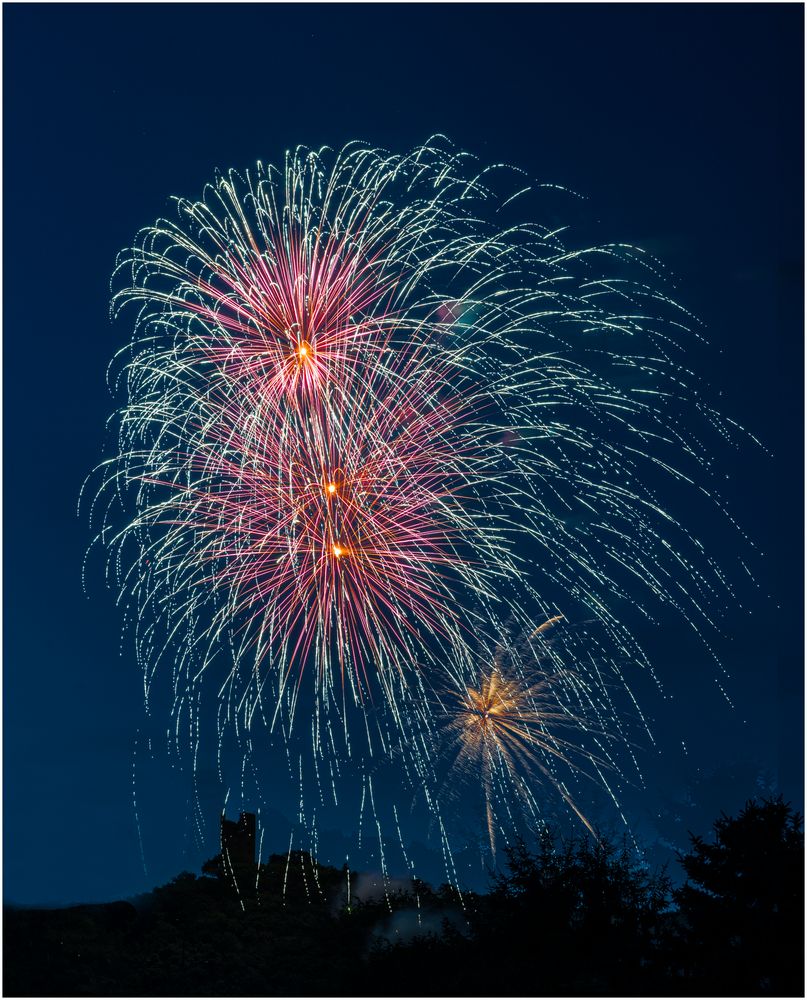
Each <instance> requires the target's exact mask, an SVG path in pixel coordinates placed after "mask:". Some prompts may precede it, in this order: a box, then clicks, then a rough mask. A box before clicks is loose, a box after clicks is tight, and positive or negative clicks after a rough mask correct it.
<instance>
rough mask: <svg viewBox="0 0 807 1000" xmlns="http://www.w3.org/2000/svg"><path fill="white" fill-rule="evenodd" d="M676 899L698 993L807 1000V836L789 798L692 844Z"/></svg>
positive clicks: (724, 821)
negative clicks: (806, 964) (806, 959)
mask: <svg viewBox="0 0 807 1000" xmlns="http://www.w3.org/2000/svg"><path fill="white" fill-rule="evenodd" d="M680 862H681V864H682V865H683V867H684V871H685V872H686V874H687V882H686V884H685V885H684V886H683V887H682V888H681V889H679V890H677V891H676V893H675V901H676V902H677V904H678V907H679V910H680V913H681V917H682V919H683V924H684V929H683V930H682V934H681V938H682V943H683V947H684V949H685V953H686V962H685V965H684V967H685V969H686V973H685V975H686V978H687V980H688V983H689V991H690V992H702V993H706V994H717V993H720V992H723V994H724V995H725V994H729V995H733V996H757V995H760V994H769V995H772V996H803V993H804V976H803V965H802V962H801V956H802V955H803V948H804V891H803V889H804V832H803V830H802V828H801V817H800V816H798V815H797V814H795V813H794V812H793V811H792V810H791V809H790V807H789V806H788V805H787V804H786V803H784V802H783V801H782V799H781V798H778V799H772V800H768V801H765V802H762V803H757V802H749V803H748V804H747V805H746V807H745V809H743V811H742V812H741V813H740V815H739V816H738V817H737V818H736V819H731V818H729V817H727V816H722V817H721V818H720V819H719V820H717V822H716V823H715V824H714V838H713V842H712V843H707V842H705V841H704V840H703V839H702V838H701V837H693V838H692V850H691V851H690V853H689V854H687V855H685V856H684V857H682V858H680Z"/></svg>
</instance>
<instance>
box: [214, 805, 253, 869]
mask: <svg viewBox="0 0 807 1000" xmlns="http://www.w3.org/2000/svg"><path fill="white" fill-rule="evenodd" d="M221 853H222V856H223V858H224V859H225V861H226V862H227V863H228V864H229V865H230V866H231V867H232V868H236V867H239V866H241V865H253V866H254V864H255V813H247V812H242V813H241V814H240V815H239V817H238V821H237V822H235V821H233V820H231V819H227V817H226V815H225V814H224V813H222V816H221Z"/></svg>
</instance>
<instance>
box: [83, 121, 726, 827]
mask: <svg viewBox="0 0 807 1000" xmlns="http://www.w3.org/2000/svg"><path fill="white" fill-rule="evenodd" d="M498 175H501V177H502V178H505V179H507V178H510V179H512V177H513V176H515V173H514V172H513V171H508V170H505V169H504V168H501V169H499V170H498V171H489V170H483V171H481V172H479V171H477V170H476V169H475V168H474V166H473V161H472V160H471V159H470V158H469V157H467V156H466V155H465V154H461V153H458V152H456V151H454V150H452V149H451V147H450V146H449V145H448V143H446V142H444V141H443V140H434V141H433V142H431V143H429V144H427V145H426V146H424V147H421V148H419V149H416V150H414V151H413V152H412V153H410V154H408V155H404V156H393V155H390V154H386V153H383V152H380V151H376V150H371V149H368V148H366V147H364V146H361V145H351V146H348V147H346V148H345V149H344V150H342V151H341V152H340V153H337V154H334V153H331V152H330V151H327V150H323V151H320V152H319V153H315V152H312V151H307V150H303V149H301V150H298V151H296V152H295V153H291V154H288V156H287V158H286V162H285V165H284V167H283V169H281V170H276V169H274V168H272V167H264V166H263V165H261V164H258V165H257V167H256V169H255V170H254V171H251V172H249V173H247V174H245V175H244V176H240V175H238V174H236V173H235V172H231V173H229V174H227V175H224V176H219V177H217V179H216V181H215V183H214V184H212V185H211V186H209V187H208V188H207V189H206V191H205V194H204V197H203V199H202V200H201V201H197V202H192V201H188V200H185V199H178V200H177V202H176V208H177V219H176V220H175V221H169V220H160V221H159V222H158V223H157V224H156V225H155V226H153V227H151V228H149V229H147V230H145V231H144V232H143V233H142V234H141V236H140V238H139V240H138V241H137V243H136V245H135V247H134V248H133V249H132V250H130V251H127V252H126V253H125V254H123V255H122V257H121V259H120V262H119V266H118V268H117V270H116V277H115V295H114V300H113V301H114V303H115V309H116V311H117V310H118V309H122V308H124V307H126V306H127V305H128V306H134V308H135V309H136V310H137V312H136V322H135V336H134V338H133V341H132V343H131V345H129V346H128V347H127V348H126V349H125V350H124V351H122V352H121V353H120V354H119V355H118V358H117V361H116V365H115V367H114V368H113V372H114V378H113V384H114V387H115V389H116V391H121V392H123V393H124V394H125V402H124V405H123V406H122V407H121V409H120V411H119V413H118V419H117V427H118V441H117V449H116V450H117V455H116V457H115V458H114V459H112V460H110V462H109V463H106V464H105V465H104V466H102V472H101V475H102V484H101V487H100V489H99V490H98V492H97V495H96V498H95V501H94V506H95V507H97V508H98V510H99V516H100V517H101V518H102V520H103V526H102V528H101V531H100V534H99V540H100V541H101V542H102V543H103V544H104V545H106V546H107V547H108V549H109V551H110V553H111V558H110V562H109V566H110V571H111V573H112V574H113V575H114V576H115V577H116V578H117V581H118V584H119V586H120V592H121V599H122V601H123V602H124V603H126V604H127V606H128V607H129V609H130V616H131V618H132V620H133V621H134V628H135V635H136V643H137V648H138V652H139V656H140V659H141V663H142V666H143V670H144V678H145V689H146V694H147V697H151V692H152V688H153V685H154V684H155V683H156V682H157V681H158V680H159V678H160V676H161V675H162V674H167V676H168V677H170V680H171V684H170V688H171V691H172V698H173V713H174V716H175V724H174V727H173V729H174V731H175V733H176V734H179V733H191V734H192V735H191V742H192V743H193V742H194V741H195V742H196V743H197V744H198V741H199V739H200V736H199V724H198V718H199V708H198V706H199V704H200V699H201V692H202V688H203V686H205V685H206V684H208V685H210V684H211V683H212V687H213V690H214V691H215V692H216V697H217V698H218V699H219V700H220V702H221V704H222V705H223V706H224V707H223V708H222V710H221V711H220V712H219V716H218V717H219V727H220V730H221V727H226V726H228V725H232V726H235V727H236V728H237V729H238V731H239V732H241V733H247V734H248V733H250V732H251V730H252V727H253V725H254V723H255V720H256V719H260V720H262V721H263V722H265V723H266V725H267V727H268V729H269V730H270V731H272V732H274V731H276V730H277V729H279V730H280V731H281V732H282V734H283V735H284V737H285V738H287V737H288V735H289V733H290V732H291V728H292V726H293V724H294V718H295V717H296V716H297V715H298V714H299V710H300V705H301V703H302V702H304V703H305V705H306V712H307V713H308V714H309V716H310V718H311V719H312V720H313V730H312V731H313V733H314V736H313V738H312V746H313V758H314V759H315V760H320V761H324V760H325V759H326V758H328V759H329V765H330V767H331V768H334V767H338V762H337V760H338V757H339V754H338V753H337V751H336V743H335V739H334V730H338V731H339V732H341V733H342V739H343V741H344V744H343V745H344V746H345V747H346V749H347V750H348V751H349V752H351V751H350V747H351V733H352V732H353V733H355V732H356V731H360V732H363V733H364V737H363V738H366V743H367V748H366V753H367V754H370V755H372V754H373V753H375V752H376V751H374V750H373V746H372V744H373V742H374V741H375V742H376V743H378V742H379V741H380V743H381V746H382V748H383V747H385V746H388V745H389V744H390V741H392V742H395V740H397V741H399V742H400V743H401V745H405V746H406V747H407V754H408V758H407V759H408V764H407V767H409V768H411V771H412V773H413V774H415V775H416V776H417V778H416V781H418V782H420V783H421V784H422V785H423V784H426V783H428V780H429V779H428V777H427V776H428V774H429V766H428V763H427V762H424V759H423V758H424V757H427V756H428V747H429V745H430V742H429V741H430V740H431V739H432V737H433V736H434V734H435V732H436V726H437V724H436V722H435V720H434V719H433V718H432V717H431V716H430V714H429V710H428V707H427V700H424V696H423V693H424V691H425V690H426V689H427V688H433V687H434V686H435V683H436V682H437V681H438V680H439V681H440V682H444V683H446V684H448V685H450V686H451V685H453V689H454V690H455V691H457V692H459V694H458V699H459V700H458V702H457V708H456V718H455V723H456V724H455V725H454V726H453V730H454V735H455V736H456V738H457V739H458V740H459V742H460V750H459V755H458V760H459V761H460V762H461V764H462V762H465V763H470V761H471V759H472V758H474V757H476V758H477V762H478V763H479V766H480V767H481V771H482V784H483V787H485V789H486V792H485V794H486V799H487V804H488V805H487V809H488V818H489V826H490V829H491V830H492V818H491V817H492V806H491V801H492V800H491V795H492V791H491V789H492V787H493V782H494V776H495V774H496V773H498V772H497V768H504V770H505V771H506V772H507V773H508V774H510V775H517V774H519V773H521V772H524V771H526V772H527V774H528V775H529V774H530V773H532V774H534V773H536V772H538V773H540V774H542V775H543V776H544V778H548V779H549V780H550V782H551V783H552V784H553V785H554V787H555V788H556V789H557V790H559V791H561V793H562V794H564V798H565V799H566V801H567V803H568V804H570V805H572V807H573V808H574V806H573V803H572V802H571V799H570V798H569V797H568V796H567V795H566V794H565V793H564V792H563V788H562V785H561V784H560V783H559V782H557V781H556V780H555V779H554V778H553V777H552V772H551V767H550V763H551V760H552V759H554V760H555V761H562V762H566V763H568V762H569V761H570V760H571V759H572V757H573V755H572V754H570V751H571V749H572V746H571V743H570V742H569V741H566V740H564V739H561V738H560V737H559V736H558V735H557V727H558V726H561V725H563V726H567V725H570V724H573V723H574V721H575V720H574V717H573V716H572V715H570V714H569V713H568V712H566V711H565V710H564V709H562V708H556V709H552V708H551V702H552V697H553V696H554V691H555V690H556V688H557V686H558V685H557V684H556V683H555V682H553V681H550V680H549V679H548V678H547V677H543V678H541V679H539V680H535V681H533V680H530V679H529V678H524V677H521V676H515V675H512V676H511V675H508V674H507V673H506V672H502V670H501V669H500V668H499V667H497V666H496V665H495V664H494V666H493V667H491V668H490V669H489V670H488V671H487V672H486V673H484V672H483V673H482V674H478V673H477V675H476V678H475V679H474V680H473V682H469V681H468V678H469V677H473V676H474V670H475V667H474V664H475V662H476V659H475V652H474V649H475V648H476V646H477V645H478V644H479V643H480V642H482V643H485V642H487V643H488V644H490V645H492V644H495V642H496V636H497V635H498V634H499V633H500V632H501V628H502V621H503V619H504V618H505V617H506V618H508V619H513V620H514V621H515V624H516V627H517V628H518V629H520V631H521V632H522V634H529V633H530V631H532V634H531V638H532V639H535V638H536V637H538V636H539V635H540V634H541V630H542V629H543V630H545V629H546V628H548V627H549V626H550V625H551V624H552V623H553V622H554V621H555V620H556V619H554V618H553V619H551V620H550V621H547V622H546V624H545V625H543V626H539V628H538V629H534V628H533V623H534V621H535V620H536V618H537V619H538V620H540V617H539V616H540V615H542V614H544V613H545V610H546V608H548V607H558V606H562V607H566V606H570V607H574V608H580V609H582V610H583V611H585V613H586V614H588V615H591V616H593V617H594V618H595V619H596V620H597V621H598V622H599V623H600V625H601V627H602V629H603V631H604V634H605V635H606V636H607V639H606V640H605V642H606V643H607V644H609V645H610V649H611V653H612V655H611V656H610V659H609V662H610V664H611V665H612V671H611V673H612V675H613V677H612V678H611V679H614V678H616V679H617V680H620V681H623V680H624V679H623V678H622V677H621V671H620V669H619V666H618V664H619V663H624V662H631V663H633V664H644V665H645V666H649V664H647V662H646V659H645V657H644V653H643V651H642V649H641V647H640V646H639V644H638V643H637V642H636V640H635V639H634V638H633V636H632V634H631V631H630V629H629V628H628V627H627V625H626V624H625V623H624V622H623V621H622V619H621V616H620V614H619V613H618V612H617V608H618V607H623V606H633V607H635V608H638V609H639V610H640V611H641V612H642V613H645V614H648V613H649V612H648V611H647V607H648V605H649V604H651V603H652V602H653V601H655V602H657V603H660V604H663V605H667V606H669V607H671V608H673V609H675V611H676V612H678V613H679V614H681V615H682V616H683V617H684V619H685V620H686V621H687V622H688V623H689V624H690V625H691V626H692V627H693V628H695V629H696V630H699V631H703V629H704V627H705V626H708V625H709V623H710V614H711V608H712V607H713V606H714V605H715V604H717V603H718V602H719V600H720V599H721V595H723V596H724V597H725V595H727V594H729V593H730V588H729V587H728V584H727V582H726V579H725V576H724V575H723V574H722V572H721V571H720V570H719V568H718V567H716V566H715V565H714V563H713V562H711V561H710V560H709V559H708V558H706V557H705V556H704V552H703V548H702V546H701V545H700V543H699V542H698V541H697V539H695V538H693V537H692V536H691V535H690V534H689V533H688V532H687V530H686V529H685V527H683V526H682V525H681V524H679V522H678V521H677V520H676V519H675V517H674V515H673V514H672V513H670V512H668V511H667V510H666V509H665V506H664V504H663V503H662V502H661V499H660V497H659V489H660V478H659V477H660V476H663V477H668V479H669V481H670V482H674V483H675V484H676V489H677V488H678V487H679V485H681V484H683V485H686V484H691V485H692V486H693V493H696V494H697V496H698V497H700V498H703V497H709V494H708V492H707V491H706V490H704V489H703V486H702V484H700V483H699V484H698V485H697V486H695V485H694V481H695V479H696V478H697V474H698V472H699V471H700V472H703V471H704V469H705V468H706V465H707V461H708V460H707V459H706V458H705V457H704V456H705V449H704V447H703V444H702V442H701V441H700V440H698V439H695V438H694V437H693V436H692V435H690V434H686V433H685V432H684V431H683V429H682V425H681V423H680V422H679V420H678V418H677V408H678V407H679V405H680V400H681V398H682V396H683V395H684V392H685V390H684V388H683V386H684V384H685V375H686V373H685V371H684V369H683V368H682V366H681V364H680V363H679V362H677V361H676V360H675V359H676V352H677V351H679V350H681V349H682V345H681V342H682V341H685V339H686V336H687V329H686V321H687V317H686V314H684V313H683V312H682V311H681V310H680V309H679V308H678V307H677V306H675V304H674V303H673V302H672V301H671V300H670V299H669V298H668V297H667V296H666V295H665V294H663V293H660V292H658V291H656V290H655V289H654V283H656V282H658V281H660V277H659V272H658V268H657V265H656V264H655V262H654V261H652V259H650V258H648V257H646V256H645V255H642V254H641V253H640V252H639V251H636V250H633V249H632V248H629V247H624V246H612V245H609V246H601V247H595V248H589V249H585V250H569V249H568V248H566V247H564V246H563V245H562V243H561V241H560V237H559V233H558V232H557V231H555V230H550V229H546V228H542V227H540V226H537V225H535V224H528V225H524V224H521V223H517V222H516V223H511V222H509V221H508V216H509V214H510V213H512V212H513V211H514V206H517V205H518V203H519V197H521V198H523V197H526V193H527V191H528V189H527V188H526V187H524V186H523V184H522V185H520V186H519V187H518V189H517V190H516V191H515V193H514V192H513V187H512V185H510V186H509V187H507V185H506V184H503V185H502V186H505V187H507V190H506V191H505V192H504V193H503V194H502V193H499V185H498V182H497V180H496V177H497V176H498ZM608 264H613V265H614V268H615V270H616V272H618V275H617V274H616V273H615V274H614V275H613V276H608V275H607V274H606V275H605V276H601V275H600V274H599V273H598V272H597V271H595V267H598V266H603V265H608ZM626 272H631V273H634V275H635V276H634V277H632V278H628V277H625V273H626ZM626 376H627V377H626ZM695 408H696V409H698V410H699V412H700V413H701V414H702V415H703V416H704V417H705V424H704V426H705V427H710V426H711V427H715V428H716V429H717V430H718V431H719V432H721V433H725V432H726V425H725V424H724V423H723V422H722V421H721V420H720V418H719V417H718V416H717V415H716V414H714V413H713V412H712V411H710V410H708V409H706V408H705V407H703V406H701V405H700V404H696V405H695ZM637 581H639V582H640V584H641V586H639V585H638V584H637ZM640 591H641V593H640ZM642 595H644V596H642ZM166 662H167V663H168V664H169V665H170V667H169V668H167V669H163V670H161V669H160V665H161V664H165V663H166ZM600 662H602V661H600ZM575 670H576V671H577V672H578V673H581V674H586V671H588V673H589V674H590V676H584V677H583V682H582V683H585V684H589V685H591V686H592V688H594V687H600V688H601V687H602V684H603V677H602V674H601V670H600V668H599V667H597V668H596V669H590V668H588V667H587V666H586V665H585V664H575ZM307 679H308V680H307ZM309 681H310V683H309ZM625 684H626V686H627V682H626V681H625ZM599 703H601V704H603V705H605V704H606V703H608V704H610V702H608V698H607V697H605V696H603V697H602V698H601V699H600V702H598V704H599ZM608 710H609V709H607V708H606V709H603V711H608ZM349 717H350V718H352V719H353V723H349ZM370 718H372V719H373V720H374V721H373V725H374V726H375V730H376V735H375V736H374V737H371V726H370V722H369V720H370ZM572 728H573V726H572ZM323 731H324V732H325V735H324V736H323ZM390 734H392V735H390ZM177 740H179V735H177ZM548 761H549V762H550V763H547V762H548ZM526 765H529V767H526ZM513 781H514V782H515V785H516V787H518V788H521V789H522V790H523V789H525V788H526V787H527V784H528V781H529V779H528V777H521V778H518V779H513ZM491 838H492V834H491Z"/></svg>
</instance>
